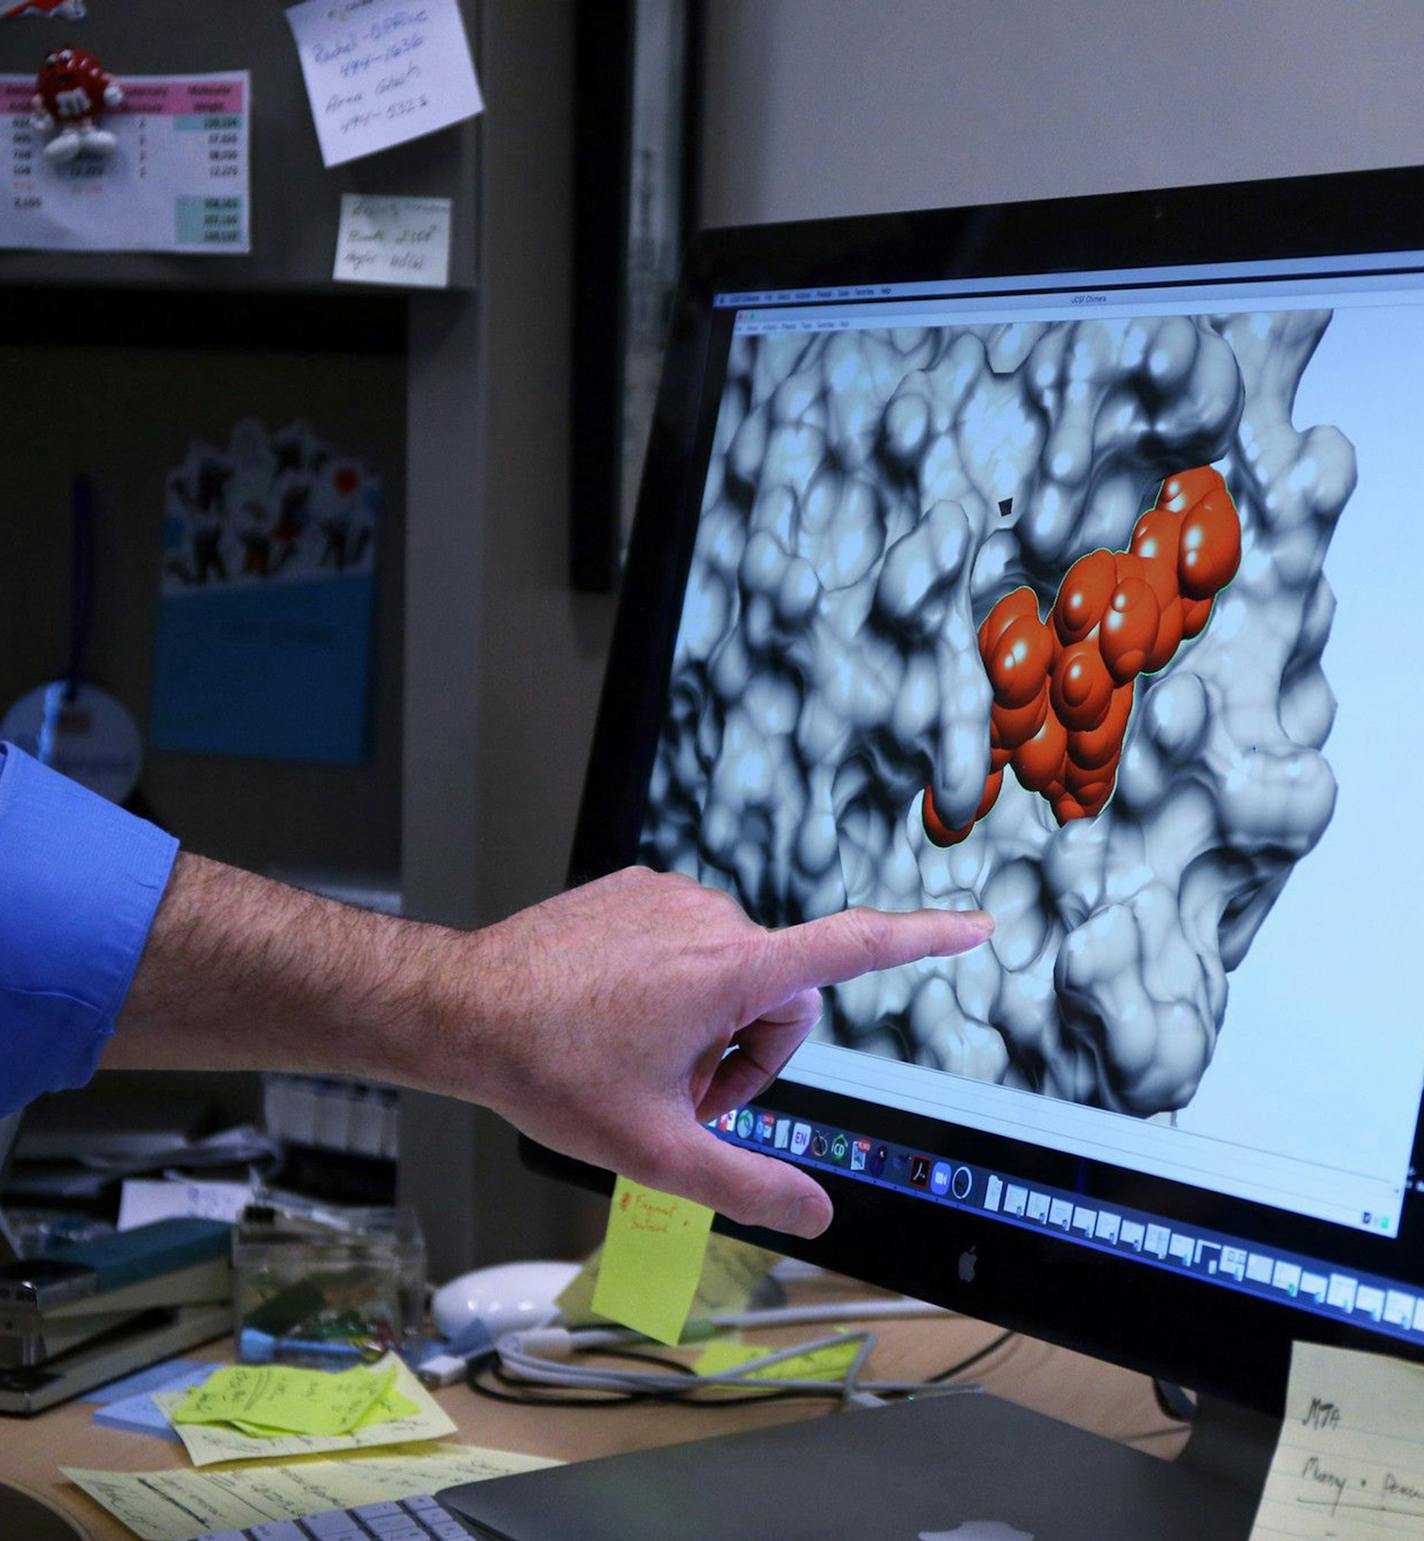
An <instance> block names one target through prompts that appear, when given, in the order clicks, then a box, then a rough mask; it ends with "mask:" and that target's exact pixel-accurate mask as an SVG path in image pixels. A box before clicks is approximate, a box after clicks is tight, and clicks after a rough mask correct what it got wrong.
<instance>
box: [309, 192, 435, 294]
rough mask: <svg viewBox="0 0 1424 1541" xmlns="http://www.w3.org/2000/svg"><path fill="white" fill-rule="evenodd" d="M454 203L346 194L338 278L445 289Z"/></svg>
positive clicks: (338, 241)
mask: <svg viewBox="0 0 1424 1541" xmlns="http://www.w3.org/2000/svg"><path fill="white" fill-rule="evenodd" d="M450 207H451V206H450V199H448V198H368V197H366V196H365V195H364V194H361V193H344V194H343V195H342V198H341V229H340V231H339V232H338V233H337V237H336V266H335V269H334V270H333V275H332V276H333V277H335V278H337V279H340V280H343V281H345V282H348V283H357V284H405V285H409V286H412V287H415V288H422V289H443V288H445V287H446V285H447V284H448V283H449V282H450Z"/></svg>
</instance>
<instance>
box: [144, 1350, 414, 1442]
mask: <svg viewBox="0 0 1424 1541" xmlns="http://www.w3.org/2000/svg"><path fill="white" fill-rule="evenodd" d="M394 1376H395V1371H394V1369H391V1370H386V1371H383V1372H381V1373H377V1372H376V1371H373V1370H368V1369H365V1368H358V1369H354V1370H342V1371H341V1372H340V1373H338V1374H332V1373H330V1372H329V1371H326V1370H299V1369H294V1368H292V1367H291V1366H288V1365H276V1364H264V1365H232V1366H230V1367H228V1368H226V1369H222V1370H214V1371H213V1373H212V1374H211V1375H210V1376H209V1377H208V1378H207V1380H205V1381H204V1382H203V1384H202V1385H201V1386H194V1387H193V1389H192V1390H191V1391H189V1392H188V1394H187V1395H186V1396H185V1397H184V1398H183V1400H182V1401H181V1402H180V1403H179V1404H178V1405H177V1407H175V1408H174V1409H173V1411H172V1414H171V1420H172V1422H174V1423H231V1424H236V1425H247V1426H250V1427H257V1428H261V1429H262V1430H264V1432H270V1431H280V1432H282V1433H286V1434H319V1435H323V1436H327V1435H333V1434H347V1433H350V1431H351V1430H352V1429H354V1428H358V1427H360V1425H361V1423H362V1420H363V1419H364V1418H365V1417H366V1415H367V1414H368V1413H369V1412H370V1411H371V1409H372V1407H373V1406H375V1405H376V1404H377V1403H379V1402H380V1401H381V1399H382V1397H384V1396H385V1395H386V1393H387V1392H388V1391H389V1390H390V1389H391V1382H392V1380H393V1379H394Z"/></svg>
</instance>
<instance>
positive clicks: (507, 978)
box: [443, 867, 993, 1236]
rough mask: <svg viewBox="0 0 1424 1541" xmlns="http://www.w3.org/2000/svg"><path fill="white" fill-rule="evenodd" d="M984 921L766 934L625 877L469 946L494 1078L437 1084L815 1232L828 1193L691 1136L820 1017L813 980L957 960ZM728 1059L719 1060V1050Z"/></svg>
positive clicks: (856, 922) (603, 1155) (730, 909)
mask: <svg viewBox="0 0 1424 1541" xmlns="http://www.w3.org/2000/svg"><path fill="white" fill-rule="evenodd" d="M992 929H993V922H992V921H991V920H990V919H989V917H988V916H987V915H983V914H981V913H978V912H975V913H973V914H961V913H957V912H951V911H944V910H919V911H915V912H912V913H909V914H901V915H890V914H884V913H881V912H879V911H876V910H846V911H844V912H842V913H841V914H838V915H832V916H828V917H827V918H826V919H824V920H816V921H811V922H810V923H808V924H806V925H801V926H793V927H790V928H789V929H787V930H783V931H766V930H763V929H762V927H760V926H757V925H755V924H753V923H752V921H750V920H749V919H748V918H747V916H746V915H745V913H744V912H743V911H742V909H741V908H740V907H739V906H738V905H737V903H736V902H735V900H733V899H731V898H730V897H728V896H727V895H726V894H724V893H721V892H718V891H717V890H715V889H710V888H703V887H701V886H699V885H698V884H697V883H695V882H693V881H692V879H690V878H686V877H680V876H670V875H666V874H656V873H653V872H649V871H647V870H646V869H644V868H640V867H630V868H627V869H625V870H624V871H622V872H616V873H614V874H613V875H612V876H611V877H606V878H601V879H600V880H599V881H597V882H595V883H589V884H587V885H586V886H584V887H582V888H576V889H573V890H571V891H570V892H568V893H565V894H561V895H559V896H558V897H557V898H555V899H550V900H548V901H546V902H545V903H543V904H538V905H535V906H534V907H533V908H532V909H529V910H524V911H522V912H521V913H519V914H517V915H515V916H513V917H511V918H510V919H509V920H506V921H502V922H501V923H500V924H499V925H496V926H490V927H489V928H488V929H486V930H484V931H480V932H476V933H475V934H473V935H472V936H470V937H469V938H468V947H469V956H470V962H471V967H470V969H469V971H468V974H467V976H466V977H467V980H468V985H469V989H470V991H471V1001H470V1005H469V1007H468V1012H469V1017H470V1020H474V1019H475V1017H476V1015H477V1014H478V1013H479V1012H480V1011H481V1010H483V1011H485V1012H490V1011H491V1010H492V1011H493V1012H494V1026H495V1031H496V1037H497V1041H498V1042H499V1043H500V1045H501V1046H502V1053H501V1054H500V1056H499V1057H498V1059H497V1061H496V1062H495V1063H494V1064H493V1065H492V1066H491V1068H492V1069H493V1070H494V1077H493V1080H492V1081H486V1083H485V1084H484V1085H483V1086H480V1085H477V1084H474V1083H473V1082H472V1081H471V1080H470V1078H469V1073H468V1071H466V1072H465V1074H464V1077H463V1079H462V1076H461V1069H462V1059H461V1052H460V1044H461V1037H460V1034H459V1031H458V1028H457V1030H456V1031H455V1032H454V1033H453V1034H451V1035H450V1037H449V1038H448V1039H447V1043H448V1049H447V1051H446V1053H445V1055H444V1056H443V1057H444V1063H445V1067H446V1071H447V1074H448V1076H449V1079H448V1080H447V1081H446V1082H445V1084H446V1085H447V1086H453V1087H457V1088H460V1089H461V1090H462V1092H463V1094H464V1095H467V1096H472V1097H475V1098H477V1099H478V1100H481V1101H486V1102H488V1103H489V1104H490V1106H492V1107H494V1108H495V1109H496V1110H497V1111H498V1112H500V1113H502V1114H503V1115H504V1116H505V1117H506V1118H507V1119H509V1121H510V1122H511V1123H513V1124H516V1125H517V1126H518V1127H519V1128H521V1129H523V1130H524V1131H525V1132H526V1133H528V1134H531V1135H533V1136H534V1137H535V1138H536V1139H538V1140H540V1141H542V1142H543V1143H544V1144H546V1145H551V1146H553V1147H554V1148H555V1149H556V1150H561V1151H564V1152H565V1153H566V1154H568V1155H572V1156H578V1157H581V1158H583V1159H585V1160H588V1161H592V1162H594V1163H595V1164H597V1165H599V1166H607V1167H612V1168H613V1169H614V1170H616V1171H618V1172H621V1173H623V1174H624V1175H625V1176H628V1177H631V1178H633V1179H635V1180H636V1181H638V1182H644V1183H647V1184H649V1185H650V1186H652V1187H655V1188H662V1189H666V1190H670V1191H672V1192H675V1193H680V1194H683V1195H684V1196H685V1197H688V1198H692V1199H696V1200H698V1201H699V1202H701V1203H703V1204H709V1205H711V1206H712V1207H713V1208H714V1209H717V1210H720V1211H721V1212H722V1213H723V1214H725V1215H727V1216H729V1217H730V1218H731V1219H733V1220H739V1221H741V1222H743V1223H744V1224H747V1225H764V1226H769V1227H770V1228H771V1229H773V1230H779V1231H790V1232H792V1233H793V1234H795V1235H798V1236H815V1235H818V1234H819V1233H820V1232H821V1231H823V1230H825V1228H826V1226H827V1225H828V1224H829V1223H830V1219H831V1203H830V1200H829V1198H827V1196H826V1193H825V1190H824V1189H823V1188H821V1187H820V1185H819V1184H818V1183H816V1182H814V1181H813V1180H812V1179H811V1178H810V1177H809V1176H807V1175H806V1173H804V1172H802V1171H800V1170H799V1169H798V1168H796V1167H794V1166H792V1165H790V1164H789V1163H787V1162H784V1161H777V1160H774V1159H772V1158H769V1157H766V1156H758V1155H753V1154H751V1153H750V1152H749V1151H744V1150H739V1149H737V1148H735V1147H733V1146H730V1145H727V1144H725V1143H724V1142H723V1141H721V1140H718V1139H717V1138H716V1137H715V1136H714V1135H713V1134H712V1133H711V1131H710V1130H708V1129H705V1128H703V1127H702V1125H703V1124H704V1123H705V1122H706V1121H707V1120H708V1119H711V1118H715V1117H717V1116H718V1115H719V1114H721V1113H724V1112H726V1111H727V1109H728V1108H733V1107H737V1106H739V1105H740V1104H742V1103H744V1102H748V1101H750V1100H752V1099H753V1098H754V1097H755V1096H756V1095H757V1093H758V1092H760V1091H761V1090H762V1089H763V1088H764V1087H765V1086H766V1085H767V1084H768V1083H769V1082H770V1081H772V1080H773V1079H774V1077H775V1076H776V1075H777V1073H778V1072H779V1071H780V1070H781V1068H782V1066H783V1065H784V1064H785V1063H786V1061H787V1060H788V1059H790V1058H791V1056H792V1054H793V1053H794V1052H795V1051H796V1049H797V1048H798V1047H799V1046H800V1044H801V1042H802V1040H803V1039H804V1038H805V1037H806V1035H807V1034H808V1033H809V1032H810V1031H811V1029H812V1028H813V1027H814V1026H815V1025H816V1022H817V1020H818V1018H819V1017H820V1015H821V998H820V994H819V991H818V989H817V987H818V986H819V985H824V984H836V983H839V982H840V981H841V980H845V979H851V978H853V977H854V976H856V975H857V974H864V973H866V972H868V971H869V970H871V969H882V968H889V967H892V966H893V965H895V964H899V963H909V962H912V961H913V960H915V959H917V958H921V957H924V956H926V955H928V954H939V955H944V954H948V953H958V952H963V951H965V950H966V949H967V948H970V947H973V946H975V945H976V944H977V943H979V942H982V941H983V940H984V938H985V937H986V936H988V935H989V933H990V931H991V930H992ZM729 1051H730V1052H729Z"/></svg>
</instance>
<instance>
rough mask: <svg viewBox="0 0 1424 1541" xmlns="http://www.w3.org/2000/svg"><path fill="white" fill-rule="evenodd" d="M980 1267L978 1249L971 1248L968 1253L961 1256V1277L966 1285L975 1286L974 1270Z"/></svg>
mask: <svg viewBox="0 0 1424 1541" xmlns="http://www.w3.org/2000/svg"><path fill="white" fill-rule="evenodd" d="M978 1266H979V1253H978V1251H977V1249H976V1248H974V1247H970V1248H969V1250H968V1251H967V1252H961V1253H960V1254H959V1277H960V1278H961V1279H962V1280H963V1281H964V1283H965V1284H973V1282H974V1270H975V1269H976V1268H977V1267H978Z"/></svg>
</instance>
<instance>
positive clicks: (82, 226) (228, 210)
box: [0, 70, 252, 256]
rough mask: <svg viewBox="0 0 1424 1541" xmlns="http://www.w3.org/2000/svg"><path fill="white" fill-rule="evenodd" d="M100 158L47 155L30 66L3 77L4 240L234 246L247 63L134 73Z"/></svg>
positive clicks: (245, 214)
mask: <svg viewBox="0 0 1424 1541" xmlns="http://www.w3.org/2000/svg"><path fill="white" fill-rule="evenodd" d="M119 84H120V85H121V86H122V88H123V94H124V105H123V106H122V107H121V108H120V109H118V110H117V111H112V112H105V113H104V115H103V119H102V126H103V128H104V129H105V130H106V131H107V132H109V133H111V134H113V136H114V138H115V140H116V141H117V144H116V146H115V148H114V150H113V152H112V154H109V155H106V156H102V157H101V156H95V155H79V156H77V157H75V158H74V159H73V160H71V161H68V162H67V163H64V164H59V165H56V164H52V163H51V162H50V161H48V160H47V159H46V158H45V154H44V149H45V144H46V141H47V139H48V137H49V136H48V135H47V134H46V133H45V132H44V131H42V130H41V129H39V128H37V127H36V126H35V124H34V122H33V113H32V103H33V97H34V91H35V81H34V77H33V76H31V75H0V179H3V181H2V182H0V248H6V247H8V248H16V247H20V248H30V249H37V250H41V251H164V252H185V253H194V254H207V255H217V256H222V255H229V256H230V255H235V254H240V253H243V252H248V251H250V250H251V249H252V241H251V230H250V227H249V219H250V208H251V198H250V190H249V159H250V156H249V144H250V121H251V114H250V104H251V82H250V79H249V76H248V73H247V71H245V70H237V71H233V72H231V73H227V74H215V75H131V76H127V77H124V78H122V79H121V80H120V81H119Z"/></svg>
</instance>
